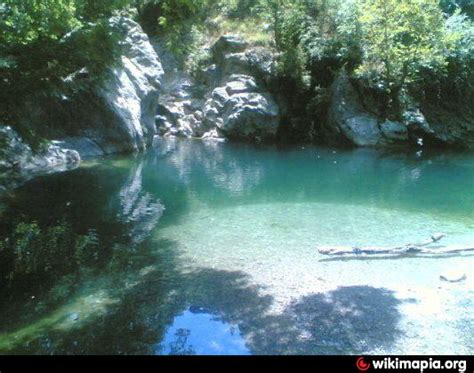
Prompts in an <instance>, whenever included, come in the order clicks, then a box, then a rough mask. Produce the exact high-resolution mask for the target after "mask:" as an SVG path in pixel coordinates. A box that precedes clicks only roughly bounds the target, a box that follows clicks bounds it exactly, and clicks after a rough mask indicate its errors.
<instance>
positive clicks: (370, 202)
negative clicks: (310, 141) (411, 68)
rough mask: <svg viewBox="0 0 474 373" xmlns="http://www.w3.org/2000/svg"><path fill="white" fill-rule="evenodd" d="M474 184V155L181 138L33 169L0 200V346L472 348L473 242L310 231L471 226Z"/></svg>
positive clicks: (253, 350)
mask: <svg viewBox="0 0 474 373" xmlns="http://www.w3.org/2000/svg"><path fill="white" fill-rule="evenodd" d="M473 187H474V155H473V154H465V153H443V154H426V153H425V154H416V153H415V152H408V153H404V154H400V153H391V152H380V151H375V150H347V151H341V150H335V149H330V148H317V147H307V148H289V149H288V148H286V149H278V148H276V147H253V146H247V145H238V144H235V145H234V144H217V143H203V142H198V141H184V140H183V141H167V142H163V143H160V144H158V145H157V147H156V148H155V149H151V150H150V151H149V152H148V153H147V154H145V155H139V156H135V157H131V156H129V157H113V158H107V159H104V160H98V161H93V162H88V163H85V164H84V165H83V166H82V167H81V168H79V169H77V170H74V171H71V172H67V173H63V174H56V175H50V176H45V177H42V178H38V179H36V180H33V181H32V182H30V183H28V184H27V185H25V186H24V187H22V188H20V189H18V190H16V191H15V192H14V193H12V194H11V195H9V196H8V197H5V198H4V199H3V202H2V203H3V208H2V209H1V210H0V211H1V218H2V220H1V226H0V228H1V232H2V237H3V241H2V242H3V244H2V245H3V246H0V248H3V249H2V251H0V255H1V256H2V257H1V258H0V259H2V267H1V281H2V287H1V288H2V290H1V292H0V297H1V309H0V312H1V317H0V352H1V353H4V354H7V353H40V354H50V353H53V354H54V353H56V354H60V353H61V354H62V353H67V354H91V353H92V354H364V353H381V354H386V353H391V354H398V353H402V354H418V353H420V354H452V353H464V354H469V353H471V354H472V353H473V352H474V345H473V341H474V317H473V314H474V312H473V311H474V308H473V307H474V300H473V293H474V273H473V267H474V260H473V257H472V256H468V255H457V256H450V257H443V258H436V257H424V258H417V257H406V258H401V259H393V258H377V259H373V258H367V257H364V258H356V259H338V258H336V259H332V258H327V257H324V256H321V255H320V254H319V253H318V252H317V250H316V247H317V246H318V245H380V246H385V245H400V244H405V243H413V242H418V241H423V240H424V239H426V238H427V237H429V236H430V235H431V234H433V233H436V232H445V233H447V234H448V238H447V239H446V243H467V242H474V233H473V232H474V193H473ZM43 236H44V237H43ZM6 239H8V240H9V242H10V244H5V240H6ZM11 242H16V244H15V245H12V244H11ZM12 247H15V250H13V249H11V248H12ZM9 248H10V249H9ZM8 250H10V251H8ZM449 269H455V270H457V271H461V272H464V273H466V274H467V280H466V281H464V282H461V283H456V284H450V283H445V282H441V281H440V279H439V276H440V274H441V273H443V272H444V271H445V270H449Z"/></svg>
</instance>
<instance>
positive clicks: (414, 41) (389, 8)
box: [356, 0, 455, 106]
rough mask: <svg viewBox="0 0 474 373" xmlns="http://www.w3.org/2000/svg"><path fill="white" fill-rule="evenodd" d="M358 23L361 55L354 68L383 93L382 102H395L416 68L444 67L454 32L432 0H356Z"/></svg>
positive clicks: (415, 77)
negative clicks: (362, 54) (361, 58)
mask: <svg viewBox="0 0 474 373" xmlns="http://www.w3.org/2000/svg"><path fill="white" fill-rule="evenodd" d="M359 22H360V27H361V35H362V46H363V53H364V56H363V62H362V64H361V65H360V66H359V68H358V69H357V70H356V73H357V74H358V75H359V76H360V77H365V78H368V79H369V81H371V82H372V83H375V84H376V86H378V87H379V88H382V89H383V90H384V91H385V92H386V93H387V97H388V102H387V104H388V106H396V105H398V103H399V98H400V93H401V91H402V90H403V89H404V88H406V86H407V84H410V83H412V82H415V81H416V80H417V78H418V75H419V72H420V68H422V67H423V68H429V69H435V70H436V69H442V68H444V66H445V65H446V59H447V55H448V50H449V49H450V48H452V45H453V41H454V40H453V37H455V35H454V34H452V33H449V32H447V30H446V26H445V18H444V15H443V13H442V11H441V9H440V7H439V5H438V0H360V1H359Z"/></svg>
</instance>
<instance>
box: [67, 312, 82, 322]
mask: <svg viewBox="0 0 474 373" xmlns="http://www.w3.org/2000/svg"><path fill="white" fill-rule="evenodd" d="M68 318H69V320H71V321H79V319H80V318H81V316H80V314H79V312H73V313H71V314H70V315H68Z"/></svg>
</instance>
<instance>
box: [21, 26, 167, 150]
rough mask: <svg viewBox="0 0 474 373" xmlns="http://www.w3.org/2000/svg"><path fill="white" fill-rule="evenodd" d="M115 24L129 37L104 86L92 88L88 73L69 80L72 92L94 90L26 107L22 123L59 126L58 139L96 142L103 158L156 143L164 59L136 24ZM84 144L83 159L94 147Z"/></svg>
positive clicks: (38, 101)
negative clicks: (83, 88) (78, 88)
mask: <svg viewBox="0 0 474 373" xmlns="http://www.w3.org/2000/svg"><path fill="white" fill-rule="evenodd" d="M110 22H112V23H114V24H118V25H120V27H121V28H122V29H124V30H126V34H125V35H126V37H125V39H124V40H123V41H122V47H123V55H122V56H121V58H120V61H119V63H117V64H116V65H115V66H113V67H110V68H109V70H108V71H107V72H106V74H105V76H104V78H103V80H102V83H100V84H99V85H95V86H92V84H91V83H89V82H88V81H87V80H85V81H84V80H83V79H85V77H87V76H88V72H87V71H86V70H85V69H83V70H85V71H80V72H78V73H77V74H73V76H70V77H67V78H65V82H66V83H67V84H69V85H70V86H71V91H75V90H74V87H75V85H77V84H81V83H82V84H90V85H91V86H90V88H89V90H87V91H86V92H84V91H80V92H78V93H75V94H71V95H70V96H63V97H62V99H57V100H55V99H49V98H48V99H42V98H37V99H35V100H34V101H33V102H28V103H25V109H24V110H23V112H24V113H23V114H22V116H23V117H22V119H21V121H22V122H23V124H25V125H27V126H31V127H38V128H44V127H51V128H54V130H55V133H57V135H56V137H58V138H61V137H62V138H76V139H77V138H86V139H88V140H84V141H83V143H84V144H85V143H87V142H93V143H95V144H96V147H98V148H100V152H101V153H103V154H111V153H119V152H133V151H138V150H143V149H145V148H146V147H147V145H148V144H151V143H152V141H153V137H154V135H155V134H156V126H155V115H156V107H157V105H158V96H159V91H160V86H161V80H162V77H163V74H164V72H163V68H162V65H161V62H160V59H159V57H158V55H157V53H156V52H155V50H154V49H153V47H152V45H151V44H150V41H149V39H148V36H147V35H146V34H145V33H144V32H143V30H142V29H141V27H140V26H139V25H138V24H137V23H136V22H134V21H132V20H130V19H127V18H121V17H113V18H112V19H111V21H110ZM84 82H86V83H84ZM75 143H77V141H75ZM84 144H83V145H80V146H78V147H77V148H76V149H77V150H78V151H79V152H81V153H82V151H84V150H86V153H84V154H81V155H83V156H90V155H91V154H90V153H88V152H89V151H90V150H91V149H90V146H86V145H84ZM92 153H93V154H97V153H99V150H98V149H95V150H94V151H93V152H92Z"/></svg>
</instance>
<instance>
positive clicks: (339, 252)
mask: <svg viewBox="0 0 474 373" xmlns="http://www.w3.org/2000/svg"><path fill="white" fill-rule="evenodd" d="M444 237H446V235H445V234H435V235H433V236H431V237H430V239H429V240H427V241H426V242H422V243H418V244H408V245H405V246H399V247H370V246H369V247H351V246H319V247H318V248H317V249H318V251H319V253H320V254H323V255H334V256H344V255H408V254H411V255H417V254H428V255H433V254H434V255H443V254H454V253H463V252H468V251H474V244H472V245H449V246H439V245H437V246H432V245H433V244H437V243H438V242H439V241H441V240H442V239H443V238H444Z"/></svg>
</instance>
